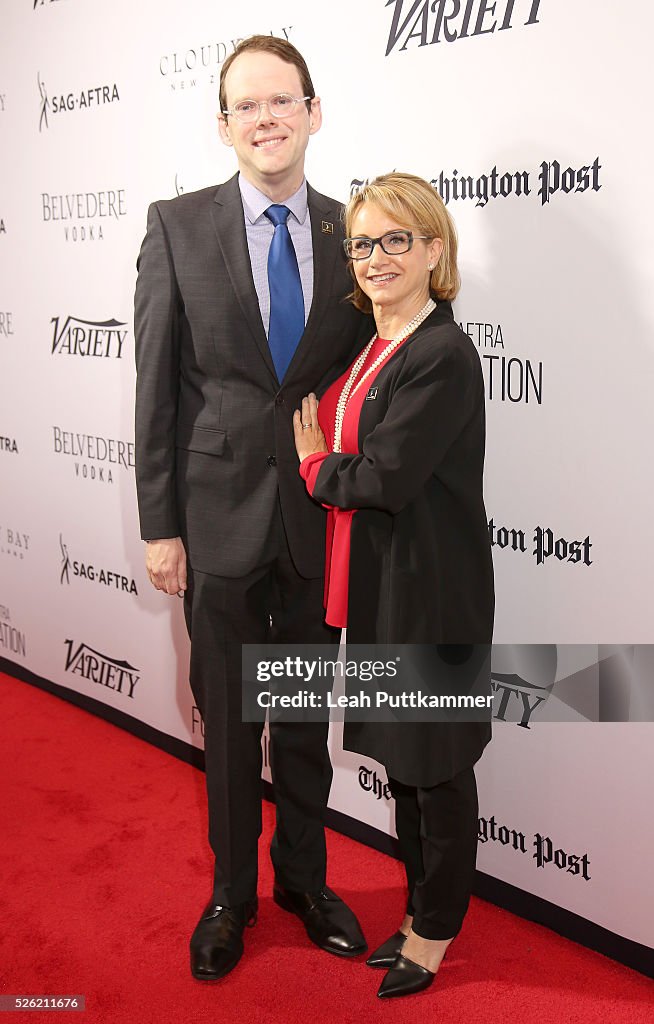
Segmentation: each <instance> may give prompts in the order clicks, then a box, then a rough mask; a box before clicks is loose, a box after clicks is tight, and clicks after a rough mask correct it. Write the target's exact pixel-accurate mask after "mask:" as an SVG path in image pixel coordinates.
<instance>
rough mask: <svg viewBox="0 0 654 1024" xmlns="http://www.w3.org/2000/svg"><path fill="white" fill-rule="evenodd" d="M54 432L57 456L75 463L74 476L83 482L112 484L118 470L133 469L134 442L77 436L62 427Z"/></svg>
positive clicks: (83, 435) (53, 429)
mask: <svg viewBox="0 0 654 1024" xmlns="http://www.w3.org/2000/svg"><path fill="white" fill-rule="evenodd" d="M52 431H53V447H54V453H55V455H67V456H69V457H70V458H71V459H73V465H74V467H75V476H76V477H79V478H80V479H83V480H97V481H98V482H99V483H108V484H112V483H113V482H114V469H115V468H117V469H121V468H122V469H124V470H127V471H129V470H132V469H134V442H133V441H121V440H117V439H115V438H112V437H98V436H97V435H95V434H78V433H77V432H74V431H72V430H62V428H61V427H53V428H52Z"/></svg>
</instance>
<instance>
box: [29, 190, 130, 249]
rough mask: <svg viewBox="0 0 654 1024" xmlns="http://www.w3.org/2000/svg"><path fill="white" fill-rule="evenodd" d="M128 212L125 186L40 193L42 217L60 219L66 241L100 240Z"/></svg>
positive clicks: (48, 219) (51, 221)
mask: <svg viewBox="0 0 654 1024" xmlns="http://www.w3.org/2000/svg"><path fill="white" fill-rule="evenodd" d="M126 216H127V195H126V191H125V189H124V188H115V189H114V188H111V189H101V190H99V191H92V192H66V193H63V194H62V193H59V194H52V193H50V192H42V193H41V219H42V220H43V221H44V223H49V224H54V223H61V224H62V226H63V234H64V240H65V241H66V242H95V241H99V242H101V241H103V240H104V237H105V232H106V231H107V230H108V228H109V225H110V224H113V223H116V222H119V223H120V222H121V221H122V218H123V217H126Z"/></svg>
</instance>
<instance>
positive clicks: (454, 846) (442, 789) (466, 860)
mask: <svg viewBox="0 0 654 1024" xmlns="http://www.w3.org/2000/svg"><path fill="white" fill-rule="evenodd" d="M388 781H389V784H390V787H391V793H392V794H393V797H394V798H395V824H396V829H397V836H398V839H399V842H400V850H401V853H402V859H403V861H404V866H405V870H406V877H407V886H408V890H409V900H408V904H407V914H411V915H413V925H412V928H413V931H414V932H416V934H417V935H420V936H422V938H424V939H450V938H453V937H454V936H455V935H457V934H458V932H459V931H460V930H461V925H462V924H463V919H464V917H465V915H466V911H467V909H468V904H469V902H470V895H471V893H472V885H473V881H474V877H475V863H476V859H477V832H478V827H479V826H478V818H477V816H478V813H479V806H478V800H477V783H476V781H475V772H474V768H472V767H470V768H466V769H465V770H464V771H462V772H459V774H458V775H455V776H454V778H452V779H449V780H448V781H447V782H443V783H441V784H440V785H438V786H430V787H429V788H422V787H420V786H407V785H405V784H404V783H402V782H398V781H397V780H396V779H392V778H389V780H388Z"/></svg>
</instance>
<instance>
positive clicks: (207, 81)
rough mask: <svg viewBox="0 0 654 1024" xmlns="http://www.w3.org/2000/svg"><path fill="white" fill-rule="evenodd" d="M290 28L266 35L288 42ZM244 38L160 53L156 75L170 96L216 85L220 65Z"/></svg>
mask: <svg viewBox="0 0 654 1024" xmlns="http://www.w3.org/2000/svg"><path fill="white" fill-rule="evenodd" d="M292 30H293V26H292V25H289V26H287V27H286V28H277V29H271V31H270V33H269V34H270V35H271V36H277V37H278V38H280V39H286V40H288V39H289V38H290V34H291V32H292ZM243 38H244V36H237V37H236V38H233V39H221V40H218V42H207V41H205V42H203V43H197V44H194V45H193V46H189V47H188V48H187V49H179V50H174V51H173V52H171V53H164V54H163V55H162V56H161V57H160V58H159V74H160V75H161V78H162V79H164V81H165V82H166V83H167V84H168V85H169V86H170V88H171V89H172V90H173V92H184V91H185V90H187V89H196V88H197V87H198V86H199V85H209V86H215V85H218V80H219V77H220V65H221V64H222V63H223V61H225V60H226V58H227V57H228V56H229V54H230V53H233V52H234V50H235V49H236V47H237V46H238V44H239V43H240V42H242V40H243Z"/></svg>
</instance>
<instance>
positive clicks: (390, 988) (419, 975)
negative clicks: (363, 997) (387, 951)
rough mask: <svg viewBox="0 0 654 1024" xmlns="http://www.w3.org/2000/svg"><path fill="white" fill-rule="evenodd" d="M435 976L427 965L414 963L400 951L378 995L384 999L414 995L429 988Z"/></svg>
mask: <svg viewBox="0 0 654 1024" xmlns="http://www.w3.org/2000/svg"><path fill="white" fill-rule="evenodd" d="M435 977H436V975H435V974H432V972H431V971H428V970H427V968H426V967H421V966H420V964H414V962H413V960H407V958H406V957H405V956H402V954H401V953H400V955H399V956H398V958H397V960H396V961H395V963H394V964H393V966H392V967H391V969H390V971H389V972H388V973H387V974H386V975H385V977H384V980H383V981H382V983H381V985H380V986H379V992H378V993H377V995H378V996H380V998H382V999H388V998H389V996H412V995H414V994H415V993H416V992H422V991H424V989H426V988H429V986H430V985H431V983H432V981H433V980H434V978H435Z"/></svg>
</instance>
